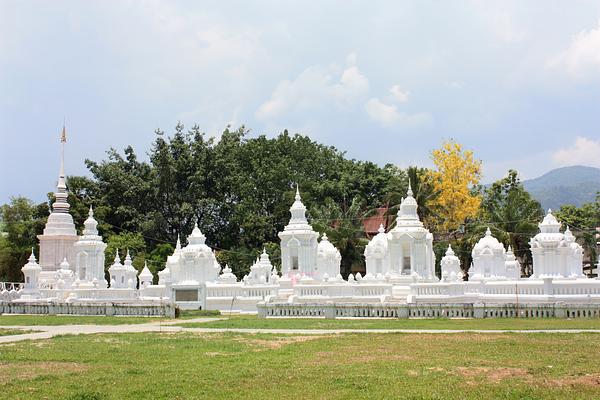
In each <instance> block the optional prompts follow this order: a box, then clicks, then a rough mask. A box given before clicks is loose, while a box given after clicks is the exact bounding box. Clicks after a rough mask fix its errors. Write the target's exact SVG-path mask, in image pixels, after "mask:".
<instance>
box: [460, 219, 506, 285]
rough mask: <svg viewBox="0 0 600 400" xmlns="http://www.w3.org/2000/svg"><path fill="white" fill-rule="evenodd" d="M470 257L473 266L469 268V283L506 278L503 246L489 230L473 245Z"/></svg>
mask: <svg viewBox="0 0 600 400" xmlns="http://www.w3.org/2000/svg"><path fill="white" fill-rule="evenodd" d="M471 256H472V257H473V264H472V265H471V268H469V280H470V281H476V280H484V279H505V278H506V265H505V262H506V251H505V250H504V245H503V244H502V243H500V242H499V241H498V239H496V238H495V237H493V236H492V232H491V231H490V228H487V230H486V231H485V236H484V237H482V238H481V239H479V241H478V242H477V244H475V247H473V251H471Z"/></svg>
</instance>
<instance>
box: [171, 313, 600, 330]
mask: <svg viewBox="0 0 600 400" xmlns="http://www.w3.org/2000/svg"><path fill="white" fill-rule="evenodd" d="M221 318H224V319H223V320H220V321H212V322H205V323H184V322H183V323H181V324H178V325H180V326H185V327H203V328H274V329H278V328H279V329H285V328H289V329H600V319H584V318H581V319H572V320H567V319H520V318H497V319H373V318H371V319H319V318H258V317H257V316H254V315H232V316H231V317H227V316H222V317H221Z"/></svg>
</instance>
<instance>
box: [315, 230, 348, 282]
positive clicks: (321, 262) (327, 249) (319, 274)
mask: <svg viewBox="0 0 600 400" xmlns="http://www.w3.org/2000/svg"><path fill="white" fill-rule="evenodd" d="M341 262H342V255H341V254H340V251H339V250H338V249H337V248H336V247H335V246H334V245H333V244H332V243H331V242H330V241H329V239H328V238H327V234H326V233H323V235H322V236H321V240H320V241H319V244H318V246H317V268H316V269H315V272H314V273H313V277H314V278H315V279H319V280H323V278H324V277H327V278H329V277H334V276H337V275H339V273H340V265H341Z"/></svg>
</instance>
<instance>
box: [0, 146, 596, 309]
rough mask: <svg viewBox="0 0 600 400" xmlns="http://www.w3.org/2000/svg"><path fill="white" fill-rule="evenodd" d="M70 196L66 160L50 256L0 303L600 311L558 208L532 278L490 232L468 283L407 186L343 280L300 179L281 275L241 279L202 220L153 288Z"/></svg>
mask: <svg viewBox="0 0 600 400" xmlns="http://www.w3.org/2000/svg"><path fill="white" fill-rule="evenodd" d="M62 146H63V147H64V142H63V144H62ZM67 196H68V193H67V187H66V184H65V175H64V163H63V161H62V158H61V169H60V174H59V181H58V185H57V191H56V201H55V202H54V204H53V205H52V213H51V214H50V216H49V218H48V222H47V224H46V227H45V229H44V233H43V234H42V235H40V236H39V240H40V263H39V264H38V263H37V262H36V259H35V256H34V254H33V252H32V254H31V256H30V258H29V260H28V262H27V264H25V266H24V267H23V268H22V272H23V275H24V281H25V282H24V284H23V286H22V288H20V290H18V291H17V290H15V289H14V288H13V289H12V290H11V291H10V292H9V291H7V290H6V289H4V290H3V291H1V292H0V300H2V301H4V302H10V303H11V304H28V303H30V304H40V303H47V304H57V303H60V304H63V303H64V304H75V305H95V304H107V303H108V304H111V305H114V304H130V305H136V306H144V305H153V304H154V305H156V304H165V303H169V304H171V303H174V304H177V305H178V306H179V307H181V308H192V309H198V308H204V309H217V310H222V311H238V312H256V311H257V307H258V305H259V304H261V307H274V308H277V307H278V305H280V306H281V307H282V310H289V307H297V308H296V309H297V310H298V309H299V310H302V309H304V310H308V311H307V312H309V313H312V312H315V313H316V312H317V311H315V310H318V309H319V307H322V308H327V307H329V308H327V309H328V310H331V309H332V308H331V307H332V305H337V306H339V307H340V309H341V310H346V311H347V310H349V309H351V308H352V307H363V308H362V309H363V311H361V312H364V313H367V314H368V315H367V316H371V315H372V314H369V313H370V312H371V311H369V310H372V307H375V306H377V307H379V308H380V309H381V310H382V311H381V312H382V313H383V314H382V315H384V316H390V315H394V312H395V311H393V310H397V309H398V307H400V306H402V305H407V304H408V305H415V306H417V305H436V306H435V307H434V308H435V309H436V310H439V309H440V307H439V305H440V304H443V305H447V306H449V307H450V306H456V305H464V304H470V305H472V306H473V305H477V304H497V305H511V304H515V303H518V304H523V303H528V304H546V305H553V304H586V305H595V304H596V305H598V309H599V310H600V279H588V278H586V277H585V276H584V275H583V272H582V268H583V266H582V257H583V249H582V247H581V246H580V245H579V244H577V243H576V242H575V238H574V236H573V235H572V233H571V232H570V230H569V229H568V228H567V229H566V230H565V232H564V233H561V232H560V223H559V222H558V221H557V220H556V218H555V217H554V216H553V215H552V213H551V212H550V211H548V214H547V215H546V217H545V218H544V220H543V221H542V222H541V223H540V224H539V228H540V233H539V234H537V235H536V236H535V237H533V238H532V239H531V242H530V244H531V251H532V254H533V275H532V276H531V277H529V278H521V271H520V265H519V262H518V260H517V259H516V257H515V254H514V253H513V251H512V249H511V248H510V247H509V248H508V249H507V250H506V249H505V248H504V246H503V245H502V243H500V242H499V241H498V240H497V239H496V238H494V237H493V235H492V233H491V231H490V229H488V230H487V231H486V233H485V235H484V236H483V237H482V238H481V239H480V240H479V241H478V243H477V244H476V245H475V246H474V248H473V249H472V258H473V263H472V266H471V268H470V269H469V274H468V275H469V276H468V281H466V280H464V279H465V277H464V276H463V271H462V269H461V266H460V260H459V258H458V257H457V256H456V255H455V253H454V251H453V250H452V248H451V247H450V246H448V249H447V251H446V254H445V256H444V257H443V258H442V259H441V263H440V264H441V278H442V279H441V280H440V279H438V277H436V275H435V255H434V252H433V235H432V234H431V233H430V232H429V231H428V230H427V228H425V226H424V225H423V223H422V222H421V221H420V220H419V216H418V213H417V202H416V200H415V199H414V197H413V193H412V190H411V188H410V184H409V188H408V191H407V196H406V198H404V199H403V200H402V202H401V205H400V210H399V211H398V215H397V218H396V224H395V226H394V227H393V229H391V230H390V231H389V232H387V233H386V232H385V229H384V228H383V226H381V227H380V229H379V232H378V234H377V235H375V237H373V238H372V240H371V241H370V242H369V243H368V245H367V246H366V248H365V251H364V256H365V261H366V274H365V275H364V276H362V275H361V274H359V273H357V274H355V275H353V274H350V275H349V276H348V278H347V279H343V278H342V276H341V275H340V264H341V255H340V252H339V250H338V249H336V248H335V246H334V245H333V243H331V242H330V241H329V239H328V237H327V235H325V234H323V235H322V236H321V239H320V241H319V240H318V238H319V233H318V232H316V231H315V230H314V229H313V228H312V226H311V225H310V223H309V221H308V219H307V217H306V207H305V206H304V204H303V203H302V199H301V197H300V192H299V189H298V187H296V196H295V201H294V203H293V204H292V206H291V208H290V214H291V218H290V221H289V223H288V224H287V225H286V226H285V228H284V230H283V231H282V232H280V233H279V235H278V236H279V238H280V249H281V276H280V274H279V273H278V271H277V268H276V267H275V266H274V265H273V264H272V263H271V260H270V258H269V255H268V254H267V252H266V251H265V250H264V249H263V252H262V254H260V256H259V258H258V259H257V260H256V262H255V263H254V264H253V265H252V266H250V269H249V273H248V274H247V275H246V276H245V277H244V278H243V279H242V280H238V279H237V278H236V276H235V275H234V274H233V273H232V270H231V268H229V266H225V268H223V269H222V270H221V266H220V265H219V263H218V260H217V257H216V255H215V253H214V251H213V250H212V249H211V247H209V245H208V244H207V243H206V242H207V238H206V236H204V234H202V232H201V231H200V229H199V227H198V225H197V224H196V225H195V226H194V229H193V231H192V232H191V234H190V236H189V237H188V238H187V240H186V241H187V246H184V247H182V246H181V242H180V240H179V238H178V239H177V243H176V246H175V250H174V252H173V254H172V255H171V256H169V257H168V259H167V261H166V264H165V267H164V269H163V270H161V271H159V272H158V283H156V284H155V283H154V276H153V274H152V272H151V271H150V269H148V267H147V266H144V268H143V269H142V270H141V271H139V273H138V271H137V270H136V268H135V267H134V266H133V260H132V257H131V255H130V254H129V251H127V253H126V256H125V260H124V261H123V262H122V261H121V258H120V257H119V253H118V250H117V252H116V254H115V258H114V262H113V264H112V265H111V266H110V267H109V268H108V271H106V272H107V273H108V274H107V273H106V272H105V270H104V258H105V251H106V244H105V243H104V242H103V241H102V237H101V236H100V235H99V232H98V229H97V226H98V223H97V221H96V220H95V219H94V214H93V210H92V209H91V208H90V211H89V215H88V218H87V219H86V221H85V222H84V229H83V232H82V235H81V236H77V233H76V229H75V225H74V223H73V218H72V217H71V215H70V214H69V204H68V202H67ZM111 256H112V255H111ZM1 303H2V302H0V306H1V305H2V304H1ZM111 307H112V306H111ZM432 307H433V306H432ZM346 311H340V312H346ZM282 312H283V311H282ZM285 312H288V311H285ZM328 312H330V311H328ZM283 315H290V314H283ZM311 315H312V314H311ZM319 315H320V314H319ZM342 315H345V314H342ZM361 315H362V314H361Z"/></svg>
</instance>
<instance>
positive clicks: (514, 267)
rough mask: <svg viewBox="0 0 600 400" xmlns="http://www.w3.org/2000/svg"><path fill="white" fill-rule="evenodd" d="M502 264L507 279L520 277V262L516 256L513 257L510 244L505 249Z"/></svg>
mask: <svg viewBox="0 0 600 400" xmlns="http://www.w3.org/2000/svg"><path fill="white" fill-rule="evenodd" d="M504 264H505V266H506V277H507V278H508V279H519V278H521V263H520V262H519V260H517V257H515V253H513V250H512V247H511V246H508V250H506V261H505V262H504Z"/></svg>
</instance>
